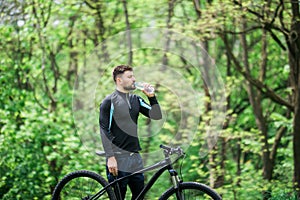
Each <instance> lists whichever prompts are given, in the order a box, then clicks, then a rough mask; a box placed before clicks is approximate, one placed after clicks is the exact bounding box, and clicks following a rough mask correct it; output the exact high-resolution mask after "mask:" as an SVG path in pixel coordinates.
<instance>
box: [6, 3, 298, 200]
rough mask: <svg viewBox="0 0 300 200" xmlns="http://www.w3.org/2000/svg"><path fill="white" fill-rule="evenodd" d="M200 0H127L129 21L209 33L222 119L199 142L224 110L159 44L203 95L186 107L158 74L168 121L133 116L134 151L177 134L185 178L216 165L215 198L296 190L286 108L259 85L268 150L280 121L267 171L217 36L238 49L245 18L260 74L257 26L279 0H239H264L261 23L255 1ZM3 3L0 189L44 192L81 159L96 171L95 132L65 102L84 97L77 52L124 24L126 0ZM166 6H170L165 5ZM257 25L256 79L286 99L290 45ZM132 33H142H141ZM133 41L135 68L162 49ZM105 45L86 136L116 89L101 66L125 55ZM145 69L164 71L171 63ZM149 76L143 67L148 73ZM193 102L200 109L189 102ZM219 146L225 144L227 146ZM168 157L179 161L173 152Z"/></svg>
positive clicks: (87, 51)
mask: <svg viewBox="0 0 300 200" xmlns="http://www.w3.org/2000/svg"><path fill="white" fill-rule="evenodd" d="M171 2H172V1H169V3H171ZM207 2H208V1H207ZM207 2H206V1H199V9H200V10H199V11H200V12H199V13H197V12H196V10H195V7H194V6H195V5H194V4H193V2H192V1H175V3H174V5H169V4H168V2H166V1H156V2H153V1H138V0H129V1H127V6H128V14H129V16H128V17H129V22H130V26H131V29H137V28H142V27H149V26H152V27H161V28H165V27H171V28H174V29H176V30H177V31H180V32H182V33H184V34H185V35H186V36H187V37H191V38H193V39H194V40H195V41H199V42H203V41H206V42H207V50H208V53H209V55H210V56H211V57H212V58H213V59H214V61H215V63H216V65H217V66H218V69H219V70H220V74H221V76H222V78H223V81H224V83H225V84H226V97H227V98H228V99H227V100H226V102H224V104H226V106H227V113H226V114H227V118H226V120H227V121H226V125H225V123H224V127H222V130H221V131H220V133H219V137H218V139H217V140H216V142H217V144H216V145H215V146H214V148H208V144H207V143H208V142H210V141H209V137H208V136H207V133H209V130H210V128H211V127H210V126H209V123H210V121H211V120H213V118H214V116H218V114H221V113H213V112H212V111H211V110H209V105H210V103H211V99H210V98H209V97H208V96H207V94H206V95H205V92H204V87H205V85H204V84H203V79H202V78H203V77H201V76H202V75H201V72H199V71H198V70H197V69H195V68H194V67H193V66H192V64H191V63H188V62H186V61H184V60H183V59H182V58H181V57H179V56H178V55H174V54H173V53H171V52H168V53H167V54H166V55H167V56H168V66H171V68H172V69H173V70H174V71H175V72H176V73H178V74H180V77H182V79H184V80H185V81H186V82H188V83H189V84H190V85H191V86H192V88H193V90H194V91H195V93H199V94H201V95H202V96H201V95H199V96H197V102H196V104H195V105H200V106H199V107H197V108H194V107H192V108H190V107H189V109H187V110H184V109H182V107H181V106H182V105H180V103H182V102H184V103H186V101H188V100H189V99H188V97H189V95H182V96H181V97H180V98H181V99H179V98H178V96H176V94H175V93H173V92H172V91H170V90H169V89H168V87H166V85H163V84H160V85H157V91H158V95H157V97H158V99H159V102H160V105H161V107H162V109H163V112H164V117H165V118H164V120H165V121H160V122H151V123H150V125H149V121H147V119H145V118H142V117H141V118H140V121H139V123H140V124H141V125H142V126H140V127H139V133H140V136H141V144H142V147H143V152H142V153H145V155H147V153H149V152H150V153H153V152H155V153H156V151H158V146H159V144H162V143H165V144H170V143H172V144H173V145H177V142H178V143H180V142H182V143H185V144H186V146H184V148H185V150H186V151H187V156H186V158H185V159H184V160H183V167H182V169H181V170H182V174H183V179H184V180H185V181H198V182H202V183H205V184H207V185H210V184H211V179H217V178H218V177H223V182H222V184H221V185H220V187H218V188H217V191H218V192H219V193H221V194H222V195H223V197H224V199H249V198H250V199H262V197H263V194H266V193H267V194H270V197H271V198H270V199H272V200H275V199H296V198H295V197H294V196H293V185H292V176H293V149H292V143H291V141H292V134H291V132H292V116H291V115H292V114H291V113H290V111H289V110H288V109H287V108H285V107H284V106H282V105H280V104H278V103H274V101H272V100H270V98H268V97H267V96H265V95H263V96H262V101H261V102H257V103H260V105H261V106H262V109H263V115H264V116H263V117H264V119H265V121H266V122H267V129H268V135H267V141H268V144H269V150H270V149H271V147H272V145H273V144H274V143H275V142H276V134H277V131H278V130H279V129H280V128H281V127H284V128H286V131H285V133H284V134H283V135H282V137H281V140H280V143H279V146H278V151H277V154H276V159H275V167H274V171H273V178H272V180H270V181H267V180H264V179H263V176H262V167H263V160H262V147H263V143H262V141H263V140H262V139H263V137H262V135H261V131H260V130H259V127H258V125H257V119H256V117H255V115H254V110H253V107H252V106H251V105H250V102H249V96H248V92H247V84H248V82H247V81H246V80H245V77H243V76H242V75H241V74H240V73H239V72H237V70H236V68H234V67H233V66H234V63H233V62H232V60H230V59H229V58H228V55H227V54H226V48H225V46H224V40H222V37H226V39H227V41H228V43H229V45H230V46H232V48H233V53H234V55H235V56H236V57H237V58H238V59H239V60H240V61H241V60H242V55H243V52H242V50H243V48H242V45H241V40H240V38H239V34H238V33H240V31H241V30H242V28H241V26H240V25H241V23H242V20H245V21H246V25H247V28H248V29H249V31H247V33H246V40H247V42H248V44H249V46H248V48H247V50H248V60H247V61H248V63H249V68H250V70H251V73H250V74H251V76H252V77H253V78H258V77H259V76H260V70H261V63H262V62H263V61H264V60H263V56H262V48H263V46H262V42H261V40H262V36H263V33H262V30H261V28H262V25H263V26H265V25H266V24H268V23H270V22H271V20H272V17H273V14H272V13H274V12H275V11H276V9H277V5H276V4H275V2H272V3H271V4H270V6H268V5H267V4H266V1H243V5H244V6H245V7H247V8H249V9H250V8H251V9H252V11H253V12H255V13H262V12H263V11H262V10H263V9H266V8H268V9H269V10H268V12H266V10H265V12H264V14H265V16H264V20H265V21H264V22H266V23H265V24H260V22H262V21H260V20H258V19H257V17H256V16H255V15H253V13H252V14H251V13H249V12H247V9H242V8H241V7H240V6H239V5H237V4H234V3H233V1H230V0H225V1H219V0H214V1H211V3H207ZM2 3H3V9H1V13H0V16H1V21H0V33H1V34H0V50H1V51H0V83H1V87H0V116H1V118H0V199H50V196H51V192H52V191H53V189H54V187H55V185H56V183H57V182H58V181H59V180H60V179H61V178H62V177H63V176H64V175H66V174H67V173H69V172H71V171H74V170H80V169H88V170H92V171H95V172H97V173H100V174H101V175H103V176H105V164H104V163H105V161H104V158H98V157H96V156H95V155H94V150H95V148H98V147H99V148H101V144H100V143H99V144H98V143H95V142H94V140H93V141H92V142H91V141H88V142H90V143H87V142H86V141H84V140H83V138H82V137H81V136H82V135H81V133H80V131H79V129H78V127H77V126H78V124H77V123H76V120H78V119H77V118H76V117H75V114H74V110H72V109H73V107H72V106H73V104H75V105H77V104H78V105H82V104H84V103H85V102H82V101H80V100H81V99H79V100H78V101H75V100H74V99H73V98H74V94H75V92H76V91H75V90H74V91H73V89H74V88H75V89H76V88H78V87H82V88H85V89H86V88H88V87H89V85H84V84H82V85H76V82H75V81H76V79H77V78H78V77H77V75H78V74H79V73H81V72H84V70H86V66H85V64H86V62H87V59H88V57H89V56H90V55H91V54H92V53H91V51H92V50H94V49H96V48H97V47H99V46H98V45H99V44H101V43H102V44H103V43H105V42H106V41H107V39H108V38H110V37H111V36H114V35H115V34H117V33H119V32H122V31H125V30H126V23H125V15H124V8H123V4H122V1H98V2H96V1H89V0H88V1H77V0H71V1H60V0H56V1H43V0H37V1H32V2H26V1H12V0H8V1H6V2H2ZM263 5H264V7H263ZM170 6H171V7H170ZM172 6H173V7H172ZM172 8H173V9H174V10H173V12H170V13H168V12H169V11H171V9H172ZM282 9H283V10H282V12H283V15H284V16H285V17H284V18H283V19H282V21H279V20H275V21H274V27H277V26H278V27H280V26H281V24H280V23H284V24H285V25H286V27H290V24H289V20H290V19H289V17H290V14H289V9H290V5H289V4H287V3H285V7H283V8H282ZM168 17H171V18H170V19H168ZM167 23H168V24H167ZM277 29H279V28H277ZM275 35H276V36H277V38H278V40H280V41H282V42H283V41H284V40H285V38H284V35H283V34H276V32H275ZM139 37H141V36H139ZM139 37H138V38H139ZM266 37H267V53H268V55H267V69H266V74H265V79H264V81H263V84H265V85H267V86H269V87H270V88H271V89H272V90H274V91H275V92H276V94H278V95H279V96H281V97H282V98H285V99H289V98H290V95H291V93H292V88H291V87H290V86H289V83H288V80H289V76H290V67H289V65H288V58H287V54H286V52H285V51H283V50H282V49H281V48H280V46H279V44H278V42H277V41H275V40H274V36H272V37H271V36H270V35H269V33H268V34H267V36H266ZM137 42H138V43H142V42H145V41H142V38H140V41H137ZM160 42H163V41H160ZM113 45H114V46H113V47H111V49H118V48H123V47H121V46H120V45H124V46H125V47H126V48H127V46H126V45H125V44H124V43H123V42H120V44H119V43H116V44H113ZM176 45H177V46H175V48H176V49H180V48H181V47H182V46H181V45H182V44H179V43H178V44H176ZM182 48H190V47H187V46H183V47H182ZM107 49H108V50H107ZM107 49H106V50H107V51H108V54H110V53H111V54H112V55H113V52H109V50H110V48H107ZM133 52H134V56H133V66H136V68H137V71H138V70H140V71H142V70H141V66H147V65H151V64H153V63H161V62H162V57H163V54H164V52H163V51H162V50H161V49H150V48H149V49H136V50H134V51H133ZM98 53H99V54H101V55H104V54H105V50H104V49H101V50H99V52H98ZM109 56H110V55H109ZM109 56H108V58H107V59H108V61H107V60H105V58H103V57H101V59H99V60H96V61H95V62H103V63H108V64H107V68H105V69H102V68H101V69H96V66H95V71H97V70H98V71H97V72H95V73H98V72H99V80H98V81H99V82H98V83H94V84H95V85H96V86H97V88H96V89H95V100H94V102H93V106H94V108H95V109H94V110H92V111H91V112H92V113H87V114H86V115H87V116H86V115H83V116H84V117H86V118H85V121H87V122H88V123H89V125H90V126H88V127H87V128H88V134H90V136H91V138H97V139H100V137H99V130H98V127H97V126H98V125H97V123H98V122H97V120H98V107H99V104H100V102H101V101H102V99H103V98H104V97H105V96H106V95H107V94H109V93H110V92H111V91H112V89H113V83H112V80H111V71H110V69H111V67H112V66H114V65H116V64H119V63H126V62H127V61H128V58H127V55H117V56H116V57H114V58H109ZM200 60H201V59H200ZM241 63H242V62H241ZM139 67H140V68H139ZM152 76H155V78H156V79H157V80H162V81H161V82H162V83H163V80H164V79H166V77H168V74H166V73H161V74H154V75H152ZM147 77H148V78H151V76H150V74H148V76H147ZM138 78H139V77H137V79H138ZM83 82H84V81H83ZM84 83H85V82H84ZM154 84H155V83H154ZM168 84H170V85H175V86H176V87H177V88H179V87H180V84H181V82H180V81H179V80H178V79H175V80H172V82H169V83H168ZM138 94H140V95H143V94H141V93H138ZM183 94H185V93H183ZM191 111H194V112H195V113H196V114H197V115H194V114H191V113H193V112H191ZM93 112H94V113H93ZM95 113H96V114H95ZM79 114H80V113H79ZM79 116H81V115H79ZM82 121H84V120H82ZM178 122H181V123H178ZM144 124H145V125H147V126H144ZM195 124H196V126H195ZM148 125H149V126H148ZM213 128H215V129H213V130H216V129H217V128H216V127H213ZM174 138H175V142H174V140H173V139H174ZM191 139H192V140H191ZM93 142H94V143H93ZM89 144H91V145H89ZM224 144H225V146H224ZM223 148H224V149H223ZM222 150H224V151H225V152H224V155H222V153H221V152H222ZM158 153H159V152H158ZM149 155H150V157H148V158H145V164H146V165H150V164H153V162H154V161H157V160H158V159H160V158H161V157H162V155H159V156H157V154H153V155H151V154H149ZM151 156H152V157H151ZM212 158H214V159H212ZM175 166H176V167H179V164H176V165H175ZM150 176H151V173H150V174H146V178H147V180H148V179H149V177H150ZM169 186H170V180H168V178H167V176H164V177H163V178H162V179H161V180H160V181H159V182H158V183H157V185H156V186H155V191H154V192H152V193H150V194H149V196H148V198H149V199H156V198H157V197H158V196H159V195H160V194H161V193H162V192H163V191H164V190H165V189H166V188H168V187H169Z"/></svg>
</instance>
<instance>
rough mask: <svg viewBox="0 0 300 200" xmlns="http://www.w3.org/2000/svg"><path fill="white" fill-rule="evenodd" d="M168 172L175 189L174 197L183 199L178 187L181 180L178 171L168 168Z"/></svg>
mask: <svg viewBox="0 0 300 200" xmlns="http://www.w3.org/2000/svg"><path fill="white" fill-rule="evenodd" d="M169 173H170V175H171V180H172V183H173V187H174V188H175V189H176V197H177V199H179V200H184V194H183V193H182V191H181V189H180V183H181V182H182V181H181V180H180V179H179V177H178V173H177V172H176V171H175V170H174V169H169Z"/></svg>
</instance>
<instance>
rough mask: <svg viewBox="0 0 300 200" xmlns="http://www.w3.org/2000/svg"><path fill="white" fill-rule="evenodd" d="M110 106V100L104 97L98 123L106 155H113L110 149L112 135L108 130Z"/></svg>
mask: <svg viewBox="0 0 300 200" xmlns="http://www.w3.org/2000/svg"><path fill="white" fill-rule="evenodd" d="M110 106H111V101H110V100H109V99H105V100H104V101H103V102H102V103H101V105H100V115H99V125H100V135H101V140H102V145H103V148H104V151H105V154H106V157H107V158H109V157H112V156H114V152H113V150H112V139H113V136H112V134H111V131H110V127H109V126H110Z"/></svg>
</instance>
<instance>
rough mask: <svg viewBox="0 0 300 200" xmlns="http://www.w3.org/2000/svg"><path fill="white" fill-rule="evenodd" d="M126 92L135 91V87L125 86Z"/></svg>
mask: <svg viewBox="0 0 300 200" xmlns="http://www.w3.org/2000/svg"><path fill="white" fill-rule="evenodd" d="M124 89H125V90H135V87H134V86H133V85H129V86H125V87H124Z"/></svg>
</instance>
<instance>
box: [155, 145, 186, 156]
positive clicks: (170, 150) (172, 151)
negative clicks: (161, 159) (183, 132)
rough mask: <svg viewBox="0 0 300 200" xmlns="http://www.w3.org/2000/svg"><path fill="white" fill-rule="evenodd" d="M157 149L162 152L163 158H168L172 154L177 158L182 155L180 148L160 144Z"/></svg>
mask: <svg viewBox="0 0 300 200" xmlns="http://www.w3.org/2000/svg"><path fill="white" fill-rule="evenodd" d="M159 147H160V148H161V149H163V150H164V153H165V156H170V155H173V154H177V155H178V156H181V155H183V154H184V152H183V150H182V148H181V147H176V148H173V147H169V146H166V145H163V144H161V145H160V146H159Z"/></svg>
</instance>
